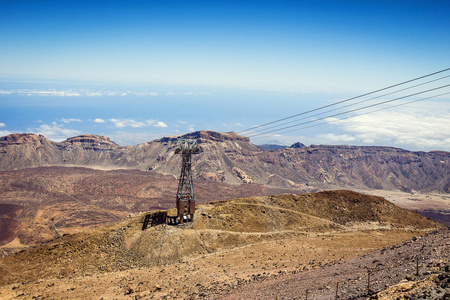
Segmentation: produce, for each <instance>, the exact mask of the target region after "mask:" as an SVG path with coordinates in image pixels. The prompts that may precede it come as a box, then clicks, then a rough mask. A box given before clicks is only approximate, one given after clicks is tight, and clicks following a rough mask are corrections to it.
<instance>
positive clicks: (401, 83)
mask: <svg viewBox="0 0 450 300" xmlns="http://www.w3.org/2000/svg"><path fill="white" fill-rule="evenodd" d="M448 70H450V68H447V69H443V70H440V71H437V72H434V73H430V74H427V75H424V76H420V77H417V78H413V79H410V80H407V81H404V82H400V83H397V84H394V85H391V86H388V87H385V88H382V89H378V90H375V91H372V92H369V93H366V94H362V95H359V96H356V97H352V98H349V99H345V100H341V101H338V102H335V103H332V104H328V105H325V106H322V107H318V108H315V109H311V110H308V111H305V112H302V113H299V114H296V115H292V116H289V117H286V118H282V119H278V120H275V121H271V122H268V123H265V124H262V125H258V126H254V127H251V128H248V129H244V130H241V131H238V132H237V133H242V132H246V131H250V130H252V129H257V128H261V127H263V126H267V125H270V124H274V123H278V122H281V121H284V120H288V119H291V118H295V117H298V116H301V115H305V114H308V113H311V112H314V111H318V110H320V109H324V108H327V107H330V106H334V105H338V104H341V103H344V102H348V101H351V100H354V99H357V98H361V97H364V96H368V95H371V94H375V93H378V92H381V91H384V90H387V89H390V88H394V87H396V86H400V85H403V84H407V83H410V82H413V81H416V80H419V79H423V78H426V77H430V76H433V75H436V74H439V73H443V72H446V71H448Z"/></svg>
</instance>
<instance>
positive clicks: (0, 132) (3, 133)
mask: <svg viewBox="0 0 450 300" xmlns="http://www.w3.org/2000/svg"><path fill="white" fill-rule="evenodd" d="M3 127H6V124H5V123H0V128H3ZM8 134H11V132H9V131H8V130H0V136H6V135H8Z"/></svg>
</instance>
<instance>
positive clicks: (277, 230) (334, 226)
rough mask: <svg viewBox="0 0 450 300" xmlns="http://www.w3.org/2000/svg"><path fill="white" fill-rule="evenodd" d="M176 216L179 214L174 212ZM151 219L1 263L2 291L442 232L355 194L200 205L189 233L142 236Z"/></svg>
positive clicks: (171, 229)
mask: <svg viewBox="0 0 450 300" xmlns="http://www.w3.org/2000/svg"><path fill="white" fill-rule="evenodd" d="M169 213H173V214H175V212H169ZM144 217H145V213H144V214H139V215H136V216H129V217H127V218H125V219H124V220H122V221H120V222H118V223H115V224H111V225H107V226H103V227H100V228H97V229H93V230H91V231H86V232H82V233H79V234H75V235H65V236H62V237H59V238H56V239H54V240H52V241H49V242H46V243H44V244H42V245H40V246H38V247H34V248H31V249H29V250H26V251H24V252H21V253H17V254H15V255H11V256H7V257H5V258H3V259H1V260H0V271H1V273H2V274H3V275H2V278H1V279H0V283H1V284H9V283H13V282H18V281H27V280H37V279H42V278H58V277H61V278H64V277H68V276H79V275H85V274H93V273H104V272H111V271H119V270H127V269H131V268H138V267H139V268H140V267H151V266H156V265H167V264H174V263H177V262H180V261H183V260H185V259H187V258H189V257H190V258H194V257H201V256H204V255H208V254H213V253H220V252H222V251H226V250H227V249H234V248H236V247H243V246H246V245H253V244H261V245H263V244H264V243H266V242H269V241H274V240H279V239H290V238H294V237H297V236H299V235H300V236H302V235H303V236H304V235H308V234H324V233H327V232H330V231H332V232H335V233H338V232H353V231H355V230H356V229H358V230H375V231H376V230H382V231H385V232H389V231H390V232H392V234H395V232H396V231H405V230H407V231H410V232H421V231H423V230H430V229H432V228H440V227H442V225H439V224H438V223H436V222H434V221H432V220H429V219H426V218H424V217H421V216H420V215H418V214H417V213H414V212H411V211H408V210H405V209H402V208H399V207H397V206H395V205H393V204H391V203H390V202H388V201H387V200H385V199H383V198H380V197H375V196H368V195H363V194H359V193H355V192H350V191H328V192H320V193H315V194H301V195H290V194H285V195H279V196H269V197H252V198H241V199H234V200H229V201H216V202H211V203H209V204H206V205H200V206H199V207H198V209H197V211H196V213H195V221H194V223H193V224H190V225H188V226H186V227H183V226H167V225H165V224H163V225H160V226H156V227H151V228H148V229H146V230H144V231H142V222H143V219H144Z"/></svg>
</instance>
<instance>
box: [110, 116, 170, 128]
mask: <svg viewBox="0 0 450 300" xmlns="http://www.w3.org/2000/svg"><path fill="white" fill-rule="evenodd" d="M109 121H110V122H112V123H113V124H114V126H115V127H117V128H124V127H132V128H141V127H146V126H153V127H162V128H166V127H167V124H166V123H164V122H161V121H155V120H147V121H144V122H140V121H136V120H133V119H115V118H112V119H109Z"/></svg>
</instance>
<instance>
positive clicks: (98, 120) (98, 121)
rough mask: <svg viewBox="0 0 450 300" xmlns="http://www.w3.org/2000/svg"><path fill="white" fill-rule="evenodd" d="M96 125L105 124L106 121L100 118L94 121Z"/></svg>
mask: <svg viewBox="0 0 450 300" xmlns="http://www.w3.org/2000/svg"><path fill="white" fill-rule="evenodd" d="M94 122H95V123H105V122H106V121H105V120H103V119H100V118H97V119H95V120H94Z"/></svg>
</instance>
